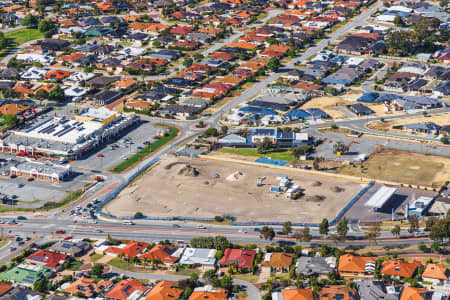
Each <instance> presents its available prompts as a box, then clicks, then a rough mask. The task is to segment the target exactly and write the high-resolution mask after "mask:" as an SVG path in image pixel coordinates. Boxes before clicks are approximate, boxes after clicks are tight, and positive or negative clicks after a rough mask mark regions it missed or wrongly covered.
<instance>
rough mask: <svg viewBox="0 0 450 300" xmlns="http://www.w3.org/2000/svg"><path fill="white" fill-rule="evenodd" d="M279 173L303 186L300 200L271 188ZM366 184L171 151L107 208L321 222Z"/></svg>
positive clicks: (149, 213) (148, 213)
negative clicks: (178, 153)
mask: <svg viewBox="0 0 450 300" xmlns="http://www.w3.org/2000/svg"><path fill="white" fill-rule="evenodd" d="M279 174H283V175H286V176H289V178H290V179H291V180H292V185H299V186H300V187H301V188H302V189H303V195H302V196H301V197H300V198H299V199H297V200H291V199H289V198H287V197H286V195H285V193H281V192H270V191H269V188H270V186H271V185H279V181H278V180H277V179H276V176H277V175H279ZM258 177H261V178H265V179H264V180H263V182H262V183H263V186H262V187H257V186H256V183H257V179H258ZM168 185H170V186H169V187H168V188H164V189H163V188H161V187H164V186H165V187H167V186H168ZM361 188H362V185H361V184H360V183H357V182H351V181H348V180H343V179H335V178H331V177H323V176H315V175H310V174H305V173H302V172H299V171H298V170H295V169H293V170H292V171H286V170H280V169H278V168H273V167H265V166H261V167H260V166H252V165H246V164H239V163H230V162H222V161H211V160H206V159H192V160H189V159H186V158H178V157H172V156H170V157H168V158H167V159H165V160H163V161H161V163H160V164H158V165H157V166H155V167H154V168H153V169H152V170H149V171H147V173H145V174H144V175H143V176H141V177H140V178H139V179H137V180H136V181H135V182H133V183H132V184H130V185H129V186H128V187H127V188H126V189H124V190H123V191H122V192H121V193H120V194H119V196H118V197H117V198H116V199H115V200H113V201H111V202H110V203H109V204H107V205H106V206H105V208H104V211H106V212H108V213H111V214H114V215H118V216H132V215H134V214H135V213H136V212H137V211H140V212H143V213H144V215H146V216H162V217H166V216H192V217H207V218H211V217H214V216H217V215H224V214H230V215H233V216H234V217H235V218H236V219H237V220H238V221H279V222H283V221H286V220H290V221H292V222H320V221H321V220H322V218H328V219H330V220H331V219H332V218H334V217H335V216H336V214H337V212H338V211H339V210H340V209H341V208H343V207H344V206H345V205H346V204H347V203H348V201H349V200H350V199H352V197H353V196H354V195H356V194H357V193H358V192H359V191H360V190H361Z"/></svg>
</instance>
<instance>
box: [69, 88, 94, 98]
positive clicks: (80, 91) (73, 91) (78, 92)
mask: <svg viewBox="0 0 450 300" xmlns="http://www.w3.org/2000/svg"><path fill="white" fill-rule="evenodd" d="M88 91H89V89H86V88H82V87H79V86H73V87H70V88H68V89H65V90H64V95H65V96H66V97H81V96H84V95H86V93H87V92H88Z"/></svg>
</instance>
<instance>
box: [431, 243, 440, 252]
mask: <svg viewBox="0 0 450 300" xmlns="http://www.w3.org/2000/svg"><path fill="white" fill-rule="evenodd" d="M430 248H431V250H433V251H434V252H440V251H441V243H440V242H439V241H434V242H433V243H431V247H430Z"/></svg>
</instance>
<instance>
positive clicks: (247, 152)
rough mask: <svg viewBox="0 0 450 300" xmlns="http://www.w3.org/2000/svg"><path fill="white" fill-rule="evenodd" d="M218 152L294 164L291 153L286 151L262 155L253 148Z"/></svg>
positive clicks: (274, 151) (227, 149) (224, 149)
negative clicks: (268, 158) (267, 158)
mask: <svg viewBox="0 0 450 300" xmlns="http://www.w3.org/2000/svg"><path fill="white" fill-rule="evenodd" d="M219 151H220V152H224V153H230V154H237V155H244V156H254V157H270V158H273V159H281V160H287V161H289V162H295V158H294V157H293V156H292V154H291V152H290V151H289V150H286V149H278V150H273V151H270V152H267V153H264V154H260V153H258V150H256V149H255V148H221V149H220V150H219Z"/></svg>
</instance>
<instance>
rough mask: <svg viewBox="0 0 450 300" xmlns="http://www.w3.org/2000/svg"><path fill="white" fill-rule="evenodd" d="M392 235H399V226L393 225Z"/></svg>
mask: <svg viewBox="0 0 450 300" xmlns="http://www.w3.org/2000/svg"><path fill="white" fill-rule="evenodd" d="M391 233H392V235H395V236H399V235H400V226H399V225H395V226H394V228H392V230H391Z"/></svg>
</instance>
